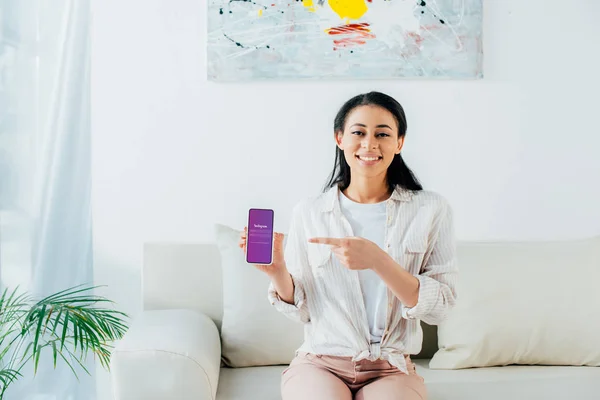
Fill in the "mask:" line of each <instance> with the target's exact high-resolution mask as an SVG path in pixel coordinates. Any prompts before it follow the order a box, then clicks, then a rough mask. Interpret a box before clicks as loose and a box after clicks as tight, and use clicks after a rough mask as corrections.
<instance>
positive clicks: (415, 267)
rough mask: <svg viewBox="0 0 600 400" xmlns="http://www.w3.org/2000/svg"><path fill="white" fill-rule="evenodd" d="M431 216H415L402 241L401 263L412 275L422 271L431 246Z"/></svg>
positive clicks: (425, 213)
mask: <svg viewBox="0 0 600 400" xmlns="http://www.w3.org/2000/svg"><path fill="white" fill-rule="evenodd" d="M430 229H431V214H430V213H429V212H421V213H419V214H417V216H415V218H414V219H413V221H412V222H411V224H410V226H409V227H408V229H407V230H406V234H405V235H404V237H403V238H402V240H401V246H400V257H399V258H400V260H399V263H400V265H402V267H404V269H406V270H407V271H409V272H411V273H412V274H414V275H416V274H418V273H419V272H420V271H421V267H422V266H423V263H424V261H425V255H426V253H427V248H428V246H429V231H430Z"/></svg>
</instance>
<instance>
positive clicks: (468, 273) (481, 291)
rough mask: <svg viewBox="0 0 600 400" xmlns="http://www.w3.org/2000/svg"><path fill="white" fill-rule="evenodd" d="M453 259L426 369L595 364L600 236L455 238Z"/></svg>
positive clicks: (599, 358)
mask: <svg viewBox="0 0 600 400" xmlns="http://www.w3.org/2000/svg"><path fill="white" fill-rule="evenodd" d="M458 262H459V269H460V279H459V286H458V296H459V298H458V302H457V305H456V307H455V308H454V309H453V310H452V311H451V313H450V314H449V316H448V319H447V320H446V321H445V322H444V323H442V324H441V325H440V326H439V327H438V344H439V348H440V349H439V350H438V351H437V352H436V353H435V355H434V356H433V359H432V360H431V367H432V368H441V369H455V368H468V367H482V366H494V365H508V364H538V365H589V366H600V334H599V332H600V318H599V317H598V316H599V315H600V314H599V313H600V290H598V282H600V237H598V238H595V239H589V240H575V241H565V242H529V243H528V242H522V243H461V244H460V245H459V247H458Z"/></svg>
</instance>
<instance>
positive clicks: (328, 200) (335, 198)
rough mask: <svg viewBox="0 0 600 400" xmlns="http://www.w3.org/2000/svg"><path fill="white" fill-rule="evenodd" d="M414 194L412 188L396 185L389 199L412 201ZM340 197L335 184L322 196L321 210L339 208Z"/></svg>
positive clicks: (328, 210)
mask: <svg viewBox="0 0 600 400" xmlns="http://www.w3.org/2000/svg"><path fill="white" fill-rule="evenodd" d="M413 195H414V192H413V191H412V190H408V189H404V188H403V187H401V186H400V185H396V187H395V188H394V191H393V192H392V195H391V196H390V198H389V200H393V201H410V200H411V199H412V197H413ZM339 207H340V198H339V187H338V185H333V187H331V188H330V189H329V190H327V191H326V192H325V193H323V194H322V195H321V196H320V207H319V209H320V210H321V212H330V211H333V210H334V209H335V208H337V209H339Z"/></svg>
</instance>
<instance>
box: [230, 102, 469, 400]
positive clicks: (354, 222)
mask: <svg viewBox="0 0 600 400" xmlns="http://www.w3.org/2000/svg"><path fill="white" fill-rule="evenodd" d="M333 128H334V129H333V136H334V137H333V138H334V140H335V145H336V153H335V158H336V159H335V165H334V170H333V172H332V174H331V178H330V179H329V182H328V183H327V185H326V186H325V188H324V193H321V194H319V195H318V196H307V197H306V198H305V199H303V200H301V201H300V202H299V203H298V204H297V205H296V207H294V210H293V213H292V221H291V224H290V228H289V235H288V238H287V244H286V247H285V250H283V248H282V247H281V244H282V239H281V237H282V236H283V235H281V234H279V239H278V240H276V241H275V244H276V245H278V246H279V248H278V251H276V252H274V257H273V263H272V264H271V265H270V266H269V268H262V269H261V270H262V271H263V272H264V273H266V274H267V275H268V276H269V278H270V279H271V285H270V286H269V290H268V297H269V300H270V302H271V304H273V306H274V307H275V308H276V309H277V310H278V311H280V312H282V313H283V314H285V315H286V316H288V317H289V318H292V319H294V320H297V321H298V322H301V323H304V324H306V325H305V330H304V343H303V344H302V345H301V346H300V348H299V349H298V350H297V351H296V357H295V358H294V359H293V360H292V362H291V364H290V365H289V367H288V368H287V369H285V370H284V372H283V374H282V377H281V391H282V398H283V400H300V399H302V400H305V399H312V400H329V399H339V400H351V399H354V400H381V399H389V400H417V399H418V400H425V399H426V398H427V394H426V392H427V391H426V388H425V385H424V382H423V379H422V378H421V377H420V376H419V375H418V373H417V371H416V368H415V366H414V364H413V363H412V361H411V357H410V356H411V355H412V354H418V353H419V352H420V351H421V346H422V341H423V332H422V330H421V325H420V323H419V322H420V320H422V321H424V322H426V323H428V324H430V325H437V324H439V323H440V322H441V321H442V320H443V319H444V318H445V316H446V315H447V313H448V311H449V310H450V309H451V308H452V307H453V306H454V304H455V302H456V278H457V268H456V260H455V253H456V250H455V240H454V233H453V227H452V212H451V208H450V206H449V204H448V202H447V201H446V200H445V199H444V198H443V197H442V196H441V195H439V194H437V193H434V192H432V191H426V190H423V188H422V186H421V184H420V183H419V182H418V180H417V179H416V178H415V177H414V175H413V173H412V171H411V170H410V169H409V168H408V167H407V166H406V165H405V164H404V161H403V160H402V156H401V155H400V153H401V150H402V147H403V146H404V138H405V136H406V128H407V124H406V116H405V114H404V110H403V108H402V106H401V105H400V103H398V102H397V101H396V100H395V99H394V98H392V97H390V96H388V95H386V94H384V93H379V92H370V93H365V94H360V95H358V96H355V97H353V98H351V99H350V100H348V101H347V102H346V103H345V104H344V105H342V107H341V108H340V110H339V112H338V113H337V115H336V117H335V120H334V127H333ZM276 235H277V233H276ZM245 242H246V238H245V237H244V234H242V237H241V238H240V247H242V248H244V245H245Z"/></svg>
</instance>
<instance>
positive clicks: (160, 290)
mask: <svg viewBox="0 0 600 400" xmlns="http://www.w3.org/2000/svg"><path fill="white" fill-rule="evenodd" d="M143 257H144V260H143V269H142V297H143V309H144V310H165V309H178V308H184V309H192V310H197V311H200V312H202V313H204V314H206V315H208V316H209V317H210V318H211V319H212V320H213V321H214V322H215V324H216V325H217V327H218V328H219V331H220V330H221V322H222V320H223V294H222V293H223V290H222V284H223V276H222V269H221V256H220V253H219V249H218V247H217V245H216V244H214V243H166V242H161V243H145V244H144V254H143ZM265 290H266V288H265ZM264 301H267V300H266V293H265V297H264ZM422 325H423V350H422V351H421V353H420V354H419V355H418V356H416V357H414V358H431V357H432V356H433V354H434V353H435V351H437V348H438V347H437V334H436V333H437V332H436V328H435V327H432V326H428V325H426V324H422Z"/></svg>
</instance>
